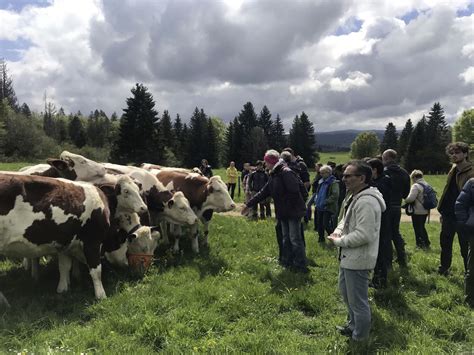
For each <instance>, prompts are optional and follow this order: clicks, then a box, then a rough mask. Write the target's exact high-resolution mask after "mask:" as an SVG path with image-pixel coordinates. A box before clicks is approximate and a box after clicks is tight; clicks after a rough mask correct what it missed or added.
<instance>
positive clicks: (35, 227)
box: [0, 174, 147, 299]
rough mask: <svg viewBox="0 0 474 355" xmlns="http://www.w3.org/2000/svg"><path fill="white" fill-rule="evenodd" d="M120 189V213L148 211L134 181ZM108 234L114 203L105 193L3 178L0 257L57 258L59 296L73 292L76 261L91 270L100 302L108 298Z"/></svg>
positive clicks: (80, 185)
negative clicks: (104, 274) (104, 261)
mask: <svg viewBox="0 0 474 355" xmlns="http://www.w3.org/2000/svg"><path fill="white" fill-rule="evenodd" d="M117 190H118V191H117V209H120V210H126V211H134V212H138V211H140V212H141V211H144V210H146V208H147V207H146V205H145V204H144V202H143V200H142V199H141V197H140V195H139V192H138V187H137V186H136V185H135V184H134V183H133V181H132V180H131V179H130V178H128V177H123V178H120V179H119V181H118V183H117ZM108 232H110V209H109V204H108V201H107V198H106V196H105V195H104V193H103V192H102V191H101V190H100V189H98V188H97V187H95V186H93V185H92V184H89V183H84V182H73V181H69V180H64V179H53V178H47V177H40V176H21V175H13V174H1V175H0V253H1V254H4V255H6V256H9V257H28V258H37V257H41V256H45V255H52V254H58V261H59V274H60V279H59V283H58V287H57V291H58V293H62V292H65V291H67V290H68V288H69V283H70V278H69V272H70V268H71V263H72V260H71V256H74V257H76V258H78V259H79V260H82V261H84V262H85V263H86V264H87V265H88V267H89V273H90V275H91V278H92V282H93V285H94V292H95V296H96V298H98V299H101V298H105V297H106V294H105V290H104V288H103V285H102V281H101V271H102V268H101V264H100V255H101V244H102V243H103V241H104V240H105V239H106V236H107V233H108Z"/></svg>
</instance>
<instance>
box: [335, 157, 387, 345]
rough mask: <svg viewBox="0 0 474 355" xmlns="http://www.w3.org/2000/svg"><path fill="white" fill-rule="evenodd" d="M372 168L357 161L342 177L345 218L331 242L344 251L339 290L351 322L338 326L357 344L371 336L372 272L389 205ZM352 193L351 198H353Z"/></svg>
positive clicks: (343, 333)
mask: <svg viewBox="0 0 474 355" xmlns="http://www.w3.org/2000/svg"><path fill="white" fill-rule="evenodd" d="M371 177H372V168H371V167H370V166H369V165H368V164H367V163H365V162H363V161H360V160H353V161H351V162H349V163H348V165H347V168H346V169H345V171H344V174H343V175H342V179H343V181H344V183H345V185H346V188H347V194H348V198H346V200H345V201H346V203H345V205H344V206H342V208H344V214H343V218H342V219H341V221H340V222H339V225H338V226H337V228H336V230H335V231H334V233H332V234H331V235H330V236H328V239H329V240H330V241H331V242H332V243H334V245H336V246H337V247H339V248H340V251H339V252H340V254H339V260H340V266H339V291H340V292H341V295H342V298H343V300H344V303H345V304H346V306H347V309H348V323H347V324H346V325H344V326H338V327H336V328H337V329H338V330H339V332H340V333H341V334H342V335H345V336H349V337H351V338H352V339H353V340H355V341H362V340H366V339H367V338H368V337H369V333H370V322H371V313H370V306H369V296H368V293H369V291H368V290H369V273H370V271H371V270H373V269H374V267H375V263H376V261H377V254H378V246H379V232H380V223H381V218H382V212H383V211H385V208H386V206H385V202H384V199H383V197H382V194H381V193H380V192H379V190H378V189H377V188H375V187H370V186H369V182H370V179H371ZM349 194H350V196H349Z"/></svg>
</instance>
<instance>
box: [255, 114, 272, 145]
mask: <svg viewBox="0 0 474 355" xmlns="http://www.w3.org/2000/svg"><path fill="white" fill-rule="evenodd" d="M257 125H258V126H259V127H261V128H262V129H263V133H264V134H265V138H266V140H267V143H268V142H270V140H271V136H272V127H273V121H272V114H271V113H270V110H269V109H268V107H267V106H263V108H262V111H260V115H259V116H258V118H257Z"/></svg>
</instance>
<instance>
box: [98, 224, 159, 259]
mask: <svg viewBox="0 0 474 355" xmlns="http://www.w3.org/2000/svg"><path fill="white" fill-rule="evenodd" d="M115 238H116V239H117V240H116V243H117V244H118V245H117V246H118V247H115V248H112V250H109V251H107V252H105V257H106V258H107V261H108V262H110V263H111V264H112V265H115V266H118V267H127V266H128V259H127V253H130V254H153V253H154V251H155V249H156V247H157V246H158V240H159V238H160V233H159V232H158V227H148V226H141V225H137V226H136V227H134V228H132V229H131V230H130V231H129V232H126V231H125V230H123V229H121V230H120V231H119V232H118V233H117V234H116V235H115Z"/></svg>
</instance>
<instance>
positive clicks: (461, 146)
mask: <svg viewBox="0 0 474 355" xmlns="http://www.w3.org/2000/svg"><path fill="white" fill-rule="evenodd" d="M452 151H461V152H463V153H467V154H468V156H469V145H468V144H466V143H464V142H453V143H449V144H448V145H447V146H446V154H449V153H451V152H452Z"/></svg>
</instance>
